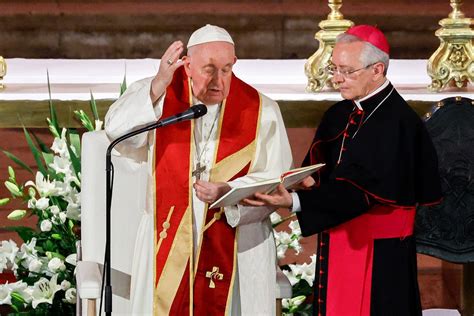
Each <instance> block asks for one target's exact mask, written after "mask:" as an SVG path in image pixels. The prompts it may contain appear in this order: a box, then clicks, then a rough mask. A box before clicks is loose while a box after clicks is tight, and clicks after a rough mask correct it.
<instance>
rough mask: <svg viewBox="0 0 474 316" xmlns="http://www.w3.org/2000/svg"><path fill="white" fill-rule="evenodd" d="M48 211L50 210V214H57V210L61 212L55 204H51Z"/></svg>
mask: <svg viewBox="0 0 474 316" xmlns="http://www.w3.org/2000/svg"><path fill="white" fill-rule="evenodd" d="M49 211H50V212H51V214H53V215H58V214H59V212H61V210H60V209H59V207H58V206H57V205H53V206H51V207H50V208H49Z"/></svg>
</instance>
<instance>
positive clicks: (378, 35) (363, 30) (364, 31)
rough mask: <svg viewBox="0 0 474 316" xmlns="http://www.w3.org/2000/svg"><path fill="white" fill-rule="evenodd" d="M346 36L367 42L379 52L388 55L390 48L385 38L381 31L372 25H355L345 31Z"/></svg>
mask: <svg viewBox="0 0 474 316" xmlns="http://www.w3.org/2000/svg"><path fill="white" fill-rule="evenodd" d="M346 34H350V35H354V36H357V37H358V38H360V39H361V40H363V41H364V42H369V43H370V44H372V45H374V46H375V47H377V48H378V49H380V50H381V51H383V52H385V53H387V54H390V46H389V45H388V41H387V38H386V37H385V35H384V34H383V33H382V31H381V30H379V29H378V28H376V27H375V26H372V25H357V26H353V27H351V28H350V29H348V30H347V31H346Z"/></svg>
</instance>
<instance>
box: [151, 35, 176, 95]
mask: <svg viewBox="0 0 474 316" xmlns="http://www.w3.org/2000/svg"><path fill="white" fill-rule="evenodd" d="M183 50H184V44H183V42H181V41H175V42H173V43H172V44H171V45H170V46H169V47H168V49H167V50H166V51H165V53H164V54H163V56H162V57H161V62H160V68H159V69H158V73H157V74H156V76H155V78H153V80H152V81H151V89H150V97H151V101H152V102H153V103H155V102H156V101H157V100H158V99H159V98H160V97H161V96H162V95H163V94H164V93H165V91H166V88H167V87H168V86H169V84H170V83H171V80H172V79H173V75H174V72H175V71H176V69H178V68H179V67H181V66H182V65H183V62H182V61H181V60H180V59H179V56H181V53H182V52H183Z"/></svg>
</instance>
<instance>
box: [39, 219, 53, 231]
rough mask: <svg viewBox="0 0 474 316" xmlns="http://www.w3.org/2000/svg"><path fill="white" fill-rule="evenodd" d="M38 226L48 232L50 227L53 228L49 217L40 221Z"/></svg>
mask: <svg viewBox="0 0 474 316" xmlns="http://www.w3.org/2000/svg"><path fill="white" fill-rule="evenodd" d="M40 228H41V231H42V232H49V231H51V228H53V223H51V221H50V220H49V219H45V220H42V221H41V224H40Z"/></svg>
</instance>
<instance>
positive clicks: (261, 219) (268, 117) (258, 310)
mask: <svg viewBox="0 0 474 316" xmlns="http://www.w3.org/2000/svg"><path fill="white" fill-rule="evenodd" d="M151 79H152V78H147V79H143V80H140V81H137V82H135V83H133V84H132V85H131V86H130V87H129V88H128V89H127V91H126V92H125V93H124V94H123V95H122V97H121V98H120V99H119V100H117V101H116V102H115V103H114V104H112V106H111V107H110V109H109V111H108V112H107V115H106V117H105V130H106V133H107V135H108V136H109V137H110V138H111V139H115V138H117V137H118V136H121V135H123V134H124V133H127V132H129V131H131V130H134V129H137V128H139V127H142V126H144V125H146V124H149V123H152V122H155V121H156V120H157V119H159V118H160V117H161V115H162V109H163V102H162V100H164V98H161V100H160V101H158V102H157V104H156V105H155V106H153V104H152V101H151V99H150V84H151ZM260 96H261V98H262V112H261V118H260V122H259V126H258V135H257V146H256V156H255V158H256V159H255V163H253V164H252V166H251V169H250V170H249V173H248V174H247V175H246V176H244V177H241V178H238V179H236V180H234V181H232V182H229V185H230V186H236V185H239V184H243V183H252V182H255V181H258V180H262V179H268V178H276V177H278V176H280V174H281V173H282V172H284V171H287V170H288V169H290V168H291V166H292V156H291V149H290V145H289V142H288V137H287V134H286V130H285V126H284V123H283V120H282V117H281V113H280V110H279V107H278V104H277V103H276V102H275V101H273V100H271V99H269V98H268V97H266V96H264V95H262V94H260ZM197 103H200V102H199V101H198V100H196V99H194V104H197ZM207 108H208V113H207V114H206V115H204V116H203V117H201V118H198V119H196V120H195V129H194V134H195V135H194V139H195V144H196V153H194V155H193V156H194V166H196V164H197V163H198V157H199V156H201V157H200V162H201V165H202V164H204V165H206V166H207V168H206V170H205V171H204V173H202V175H201V179H202V180H208V179H209V168H210V164H211V163H212V161H213V160H212V159H213V157H214V153H215V151H216V139H217V125H218V122H216V120H217V121H218V119H216V117H218V115H219V113H220V105H212V106H208V107H207ZM214 122H215V123H214ZM178 124H179V123H178ZM213 125H214V127H213ZM154 138H155V133H154V132H150V133H149V134H141V135H137V136H135V137H134V138H131V139H129V140H128V142H126V144H125V146H124V145H122V146H121V147H118V150H119V151H120V153H121V154H122V155H127V156H133V151H134V150H136V149H137V148H141V147H144V146H146V147H147V148H148V164H149V175H148V184H149V185H148V186H147V187H148V192H147V201H146V209H145V210H143V218H142V220H141V223H140V227H139V230H138V235H137V239H136V242H135V253H134V262H133V268H132V288H131V298H130V299H131V301H132V302H131V303H132V310H133V313H134V315H151V314H152V308H153V266H154V265H153V260H154V256H153V249H154V245H153V230H154V227H153V225H154V217H153V216H154V214H153V212H154V200H153V196H154V194H155V193H154V192H151V191H152V190H153V185H152V184H153V183H154V181H155V178H154V175H152V173H151V171H152V170H153V168H152V167H153V166H152V162H153V161H154V160H153V155H154V153H155V149H154V143H155V141H154ZM157 179H158V181H159V175H158V176H157ZM204 208H205V204H204V203H203V202H202V201H200V200H199V199H198V198H197V197H196V194H195V192H194V190H193V214H194V229H193V235H194V245H195V249H196V248H197V247H196V245H199V240H198V238H199V237H200V234H199V232H198V231H197V229H196V228H197V227H202V221H203V220H204V219H203V216H204ZM272 212H273V209H268V208H263V207H260V208H254V207H244V206H241V205H239V206H231V207H226V208H225V214H226V218H227V222H228V224H229V225H230V226H232V227H236V228H237V236H238V237H237V249H238V253H237V269H238V270H237V271H238V273H236V278H235V282H234V289H233V295H232V310H231V315H233V316H238V315H245V316H247V315H275V299H276V298H275V288H276V264H277V261H276V251H275V242H274V239H273V230H272V227H271V223H270V219H269V215H270V213H272Z"/></svg>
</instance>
